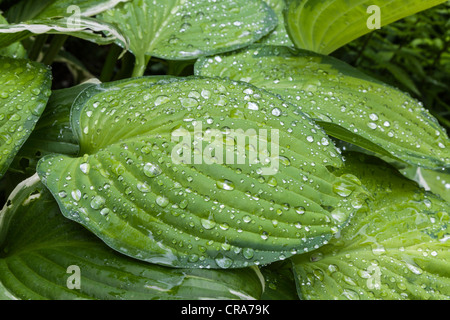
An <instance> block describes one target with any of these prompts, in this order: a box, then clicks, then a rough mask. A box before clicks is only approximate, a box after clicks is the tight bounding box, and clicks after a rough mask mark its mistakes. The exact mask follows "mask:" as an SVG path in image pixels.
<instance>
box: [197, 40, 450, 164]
mask: <svg viewBox="0 0 450 320" xmlns="http://www.w3.org/2000/svg"><path fill="white" fill-rule="evenodd" d="M269 66H270V67H269ZM195 73H196V74H197V75H202V76H218V77H224V78H230V79H233V80H239V81H246V82H249V83H251V84H253V85H255V86H257V87H260V88H264V89H266V90H270V91H271V92H273V93H276V94H279V95H280V96H281V97H282V98H283V99H285V100H286V101H288V102H290V103H292V104H293V105H296V106H297V107H298V108H299V109H300V110H301V111H303V112H305V113H306V114H308V115H309V116H310V117H312V118H313V119H314V120H316V121H317V123H318V124H319V125H321V126H323V128H324V129H325V131H326V132H327V134H329V135H331V136H333V137H335V138H338V139H341V140H344V141H347V142H350V143H353V144H356V145H358V146H360V147H362V148H366V149H368V150H371V151H374V152H377V153H379V154H382V155H390V156H391V157H393V158H395V159H401V160H402V161H404V162H406V163H410V164H414V165H416V166H422V167H426V168H438V167H449V166H450V140H449V139H448V136H447V133H446V132H445V129H443V128H442V127H441V126H440V125H439V123H438V121H437V120H436V119H435V118H434V117H433V116H431V114H430V113H429V112H428V110H427V109H425V108H424V107H423V106H422V104H421V103H420V102H418V101H417V100H415V99H413V98H411V97H410V96H409V95H408V94H407V93H404V92H401V91H399V90H398V89H396V88H393V87H391V86H388V85H386V84H384V83H382V82H380V81H378V80H375V79H373V78H371V77H369V76H367V75H365V74H363V73H362V72H360V71H358V70H357V69H354V68H353V67H351V66H350V65H348V64H346V63H344V62H342V61H340V60H337V59H335V58H332V57H329V56H324V55H320V54H315V53H313V52H311V51H304V50H299V49H295V50H294V49H290V48H286V47H276V46H273V47H272V46H264V47H262V46H252V47H251V48H246V49H243V50H241V51H238V52H236V53H230V54H223V55H217V56H214V57H209V58H201V59H199V60H198V61H197V63H196V65H195Z"/></svg>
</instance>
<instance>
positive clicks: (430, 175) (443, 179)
mask: <svg viewBox="0 0 450 320" xmlns="http://www.w3.org/2000/svg"><path fill="white" fill-rule="evenodd" d="M400 172H401V173H402V174H403V175H405V177H408V178H409V179H411V180H414V181H416V182H417V183H418V184H419V185H420V186H421V187H422V188H424V189H425V190H427V191H431V192H433V193H434V194H436V195H439V196H441V197H442V198H443V199H444V200H446V201H448V202H450V169H443V170H429V169H424V168H419V167H412V166H409V167H407V168H403V169H401V170H400Z"/></svg>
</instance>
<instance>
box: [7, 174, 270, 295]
mask: <svg viewBox="0 0 450 320" xmlns="http://www.w3.org/2000/svg"><path fill="white" fill-rule="evenodd" d="M8 203H10V205H6V206H5V207H4V208H3V210H2V211H0V299H26V300H41V299H51V300H72V299H95V300H98V299H102V300H116V299H123V300H155V299H159V300H179V299H183V300H197V299H237V300H244V299H245V300H246V299H259V297H260V296H261V292H262V285H261V280H260V277H261V275H260V273H259V271H256V270H255V269H253V268H245V269H238V270H205V269H203V270H200V269H173V268H166V267H161V266H157V265H153V264H149V263H145V262H141V261H138V260H135V259H131V258H128V257H125V256H123V255H120V254H118V253H117V252H115V251H114V250H112V249H111V248H109V247H107V246H106V245H105V244H104V243H102V242H101V241H100V240H99V239H97V238H96V237H94V236H93V235H92V234H91V233H89V232H88V231H86V230H85V229H84V228H83V227H81V226H79V225H78V224H76V223H74V222H72V221H70V220H68V219H65V218H64V217H63V216H62V215H61V212H60V211H59V208H58V205H57V203H56V201H55V200H54V198H53V196H52V195H51V194H50V193H49V192H48V190H47V189H46V188H45V187H44V186H43V185H42V183H41V182H40V181H39V178H38V177H37V176H36V175H35V176H32V177H31V178H29V179H27V180H25V181H24V182H22V183H21V184H19V185H18V186H17V187H16V189H15V191H14V192H13V193H12V195H11V196H10V198H9V201H8ZM255 271H256V272H255ZM77 277H78V279H77Z"/></svg>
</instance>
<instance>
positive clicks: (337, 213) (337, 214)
mask: <svg viewBox="0 0 450 320" xmlns="http://www.w3.org/2000/svg"><path fill="white" fill-rule="evenodd" d="M331 218H333V219H334V220H335V221H336V222H337V223H339V224H342V223H344V222H345V221H346V220H347V218H348V215H347V214H346V213H345V211H343V210H342V209H336V210H334V211H332V212H331Z"/></svg>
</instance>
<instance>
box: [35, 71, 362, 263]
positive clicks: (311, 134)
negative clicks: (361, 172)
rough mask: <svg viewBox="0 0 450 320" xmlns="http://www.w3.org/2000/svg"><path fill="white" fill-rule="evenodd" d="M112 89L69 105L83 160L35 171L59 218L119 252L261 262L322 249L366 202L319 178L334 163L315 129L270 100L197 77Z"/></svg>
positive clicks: (348, 188) (346, 186)
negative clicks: (59, 212)
mask: <svg viewBox="0 0 450 320" xmlns="http://www.w3.org/2000/svg"><path fill="white" fill-rule="evenodd" d="M144 79H145V78H144ZM131 81H132V80H131ZM139 81H142V80H139ZM112 88H114V85H110V88H109V89H108V90H104V89H103V88H102V87H99V88H98V90H95V88H92V87H91V88H89V89H87V90H86V92H85V94H82V95H80V97H79V98H78V99H77V101H76V102H75V105H74V106H73V111H72V123H73V128H74V131H75V133H76V134H77V136H78V140H79V142H80V147H81V150H80V155H82V156H80V157H78V158H71V157H68V156H64V155H50V156H46V157H44V158H42V159H41V160H40V162H39V164H38V168H37V171H38V173H39V175H40V176H41V177H42V181H43V182H44V184H45V185H46V186H47V187H48V188H49V189H50V190H51V192H52V193H53V195H54V196H55V198H56V199H57V201H58V203H59V204H60V206H61V208H62V211H63V214H64V215H65V216H66V217H68V218H70V219H73V220H75V221H77V222H79V223H81V224H83V225H85V226H86V227H87V228H88V229H89V230H91V231H92V232H94V233H95V234H96V235H98V236H99V237H100V238H101V239H103V240H104V241H105V242H106V243H107V244H108V245H110V246H111V247H113V248H115V249H116V250H118V251H120V252H122V253H125V254H127V255H130V256H133V257H135V258H139V259H142V260H145V261H149V262H154V263H158V264H163V265H171V266H176V267H185V266H187V267H211V268H218V267H222V268H230V267H231V268H233V267H243V266H248V265H254V264H265V263H270V262H273V261H276V260H280V259H284V258H285V257H288V256H291V255H293V254H295V253H299V252H304V251H308V250H311V249H313V248H316V247H319V246H321V245H323V244H324V243H325V242H326V241H327V240H328V239H329V238H330V237H331V235H332V233H334V232H337V231H338V230H339V228H340V227H341V226H342V225H344V224H345V223H346V221H347V220H348V218H349V216H350V215H351V213H352V212H353V210H354V208H353V206H352V204H353V203H354V201H359V199H360V198H361V197H365V195H364V193H362V192H363V190H362V189H361V187H360V186H359V182H358V181H357V179H354V177H353V176H352V175H343V176H342V177H336V176H335V175H333V174H332V173H331V172H330V171H329V170H328V169H329V168H331V167H340V166H341V165H342V161H341V159H340V157H339V153H338V150H337V149H336V148H335V147H334V145H333V144H332V142H331V141H330V140H329V139H328V137H327V136H326V135H325V134H324V133H323V132H322V131H321V129H320V128H319V127H318V126H317V125H315V124H314V123H313V122H312V121H311V120H310V119H308V118H307V117H305V116H304V115H303V114H302V113H300V112H296V111H294V110H293V109H292V108H291V107H289V106H288V105H287V104H286V103H285V102H284V101H282V100H280V99H279V98H277V97H276V96H274V95H272V94H269V93H267V92H265V91H262V90H259V89H257V88H255V87H253V86H251V85H248V84H242V83H237V82H231V81H227V80H223V79H208V78H197V77H192V78H172V79H170V78H169V79H165V80H161V81H158V82H157V83H154V84H153V85H152V84H144V85H139V86H131V85H130V83H128V85H127V86H126V87H122V88H121V89H120V90H113V89H112ZM200 126H201V127H200ZM268 128H269V129H270V130H268V131H269V132H267V131H266V130H267V129H268ZM239 129H240V130H239ZM211 135H214V137H215V138H213V137H212V136H211ZM194 136H195V137H196V138H195V139H194V138H193V137H194ZM190 138H192V140H189V142H188V139H190ZM180 139H181V140H180ZM198 139H199V140H198ZM244 139H245V141H244ZM269 142H270V143H269ZM185 143H186V145H185Z"/></svg>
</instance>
